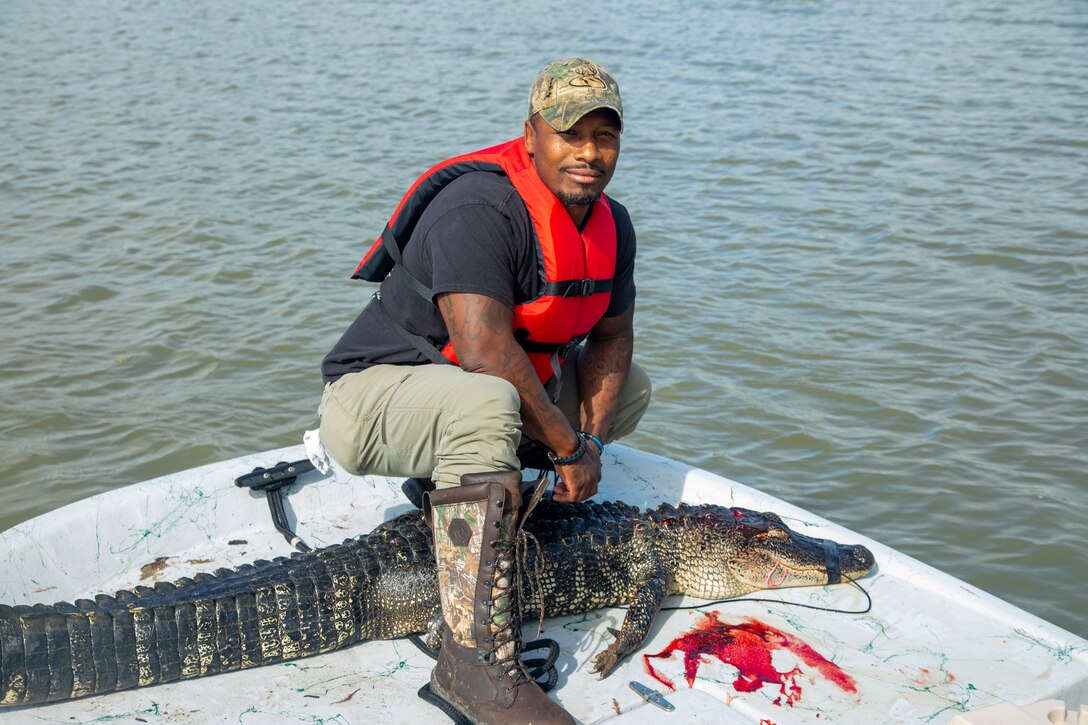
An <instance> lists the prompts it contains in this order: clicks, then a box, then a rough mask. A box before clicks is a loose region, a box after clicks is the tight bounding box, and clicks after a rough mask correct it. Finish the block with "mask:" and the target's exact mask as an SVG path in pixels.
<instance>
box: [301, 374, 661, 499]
mask: <svg viewBox="0 0 1088 725" xmlns="http://www.w3.org/2000/svg"><path fill="white" fill-rule="evenodd" d="M575 357H576V356H575V355H571V356H570V357H568V358H567V360H566V361H565V362H564V364H563V374H562V379H563V385H562V388H561V390H560V397H559V402H558V406H559V408H560V410H562V411H563V413H564V414H565V415H566V416H567V419H568V420H570V422H571V425H572V426H574V428H575V430H577V429H578V428H580V427H581V425H580V423H579V411H578V408H579V395H578V376H577V372H576V370H575V364H576V363H575ZM650 391H651V385H650V379H649V377H648V376H647V375H646V373H645V371H643V370H642V368H640V367H638V366H637V365H632V366H631V373H630V375H628V378H627V384H626V386H625V387H624V389H623V392H622V395H621V397H620V405H619V409H618V410H617V412H616V416H615V419H614V420H613V422H612V427H611V429H610V430H609V433H608V437H607V440H609V441H613V440H615V439H617V438H621V437H623V436H625V435H627V434H628V433H630V432H631V431H633V430H634V429H635V426H637V425H638V422H639V420H640V419H641V418H642V414H643V413H645V412H646V408H647V407H648V406H649V404H650ZM520 408H521V401H520V399H519V397H518V394H517V390H516V389H515V388H514V386H513V385H511V384H510V383H509V382H507V381H506V380H503V379H502V378H497V377H494V376H492V375H483V374H479V373H467V372H465V371H464V370H461V369H460V368H458V367H456V366H454V365H414V366H403V365H378V366H375V367H372V368H368V369H367V370H364V371H362V372H358V373H350V374H348V375H345V376H344V377H342V378H340V379H339V380H337V381H336V382H333V383H331V384H329V385H326V386H325V393H324V395H323V396H322V398H321V406H320V407H319V408H318V413H319V415H320V416H321V442H322V443H323V444H324V445H325V449H326V450H327V451H328V452H329V455H331V456H332V457H333V459H334V460H335V461H336V462H337V463H339V464H340V465H341V466H342V467H343V468H345V469H346V470H347V471H348V472H350V473H353V474H357V475H359V474H375V475H379V476H417V477H420V478H427V477H430V478H432V479H433V480H434V481H435V484H436V485H437V486H438V487H440V488H445V487H448V486H456V485H459V483H460V481H461V475H462V474H465V473H477V472H486V471H517V470H519V469H520V468H521V465H520V463H519V462H518V457H517V450H518V446H519V444H520V443H521V415H520V412H519V410H520Z"/></svg>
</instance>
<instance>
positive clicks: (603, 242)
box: [352, 138, 616, 382]
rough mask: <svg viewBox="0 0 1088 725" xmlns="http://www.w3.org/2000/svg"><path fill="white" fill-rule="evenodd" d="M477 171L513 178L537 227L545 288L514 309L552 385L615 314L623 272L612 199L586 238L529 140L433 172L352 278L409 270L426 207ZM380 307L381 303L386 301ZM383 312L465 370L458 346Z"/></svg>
mask: <svg viewBox="0 0 1088 725" xmlns="http://www.w3.org/2000/svg"><path fill="white" fill-rule="evenodd" d="M470 171H490V172H494V173H500V174H505V175H506V176H507V177H509V179H510V181H511V183H513V185H514V189H515V190H516V191H517V193H518V195H519V196H520V197H521V198H522V200H523V201H524V202H525V206H526V208H527V209H528V210H529V216H530V217H531V218H532V220H533V229H534V231H535V235H536V242H537V244H538V245H539V247H540V252H541V256H540V259H542V260H543V263H544V279H545V284H544V287H543V292H542V294H541V295H540V296H539V297H538V298H537V299H535V300H532V301H530V302H526V303H524V304H519V305H517V306H515V307H514V335H515V338H516V339H517V341H518V342H519V343H520V344H521V346H522V347H523V348H524V349H525V351H526V353H527V354H528V355H529V359H530V361H531V362H532V363H533V368H534V369H535V370H536V373H537V376H538V377H539V378H540V380H541V382H547V381H548V379H549V378H551V377H552V376H553V375H555V374H557V373H558V364H557V363H561V362H562V360H563V358H564V357H565V356H566V355H567V354H568V353H569V352H570V350H572V349H573V348H574V346H576V345H577V344H578V343H579V342H581V341H582V340H583V339H585V336H586V335H587V334H588V333H589V331H590V329H591V328H592V327H593V326H594V325H595V324H596V323H597V321H598V320H600V319H601V317H603V316H604V313H605V311H606V310H607V309H608V301H609V299H610V297H611V293H612V278H613V275H614V274H615V270H616V222H615V219H613V217H612V208H611V205H610V204H609V201H608V198H607V197H605V196H604V195H603V194H602V195H601V197H600V199H598V200H597V201H596V202H595V203H594V205H593V208H592V209H591V210H590V214H589V220H588V222H587V223H586V225H585V228H584V229H582V230H581V231H579V230H578V228H577V227H576V226H575V224H574V220H573V219H571V217H570V214H569V213H568V212H567V210H566V208H565V207H564V206H563V204H562V203H561V202H560V201H559V199H558V198H557V197H556V196H555V194H554V193H552V191H551V190H550V189H549V188H548V187H547V186H545V185H544V182H543V181H541V180H540V177H539V176H537V173H536V168H535V167H534V166H533V161H532V159H530V158H529V154H528V153H527V152H526V149H525V141H524V139H521V138H518V139H514V140H513V141H508V142H506V143H503V144H499V145H498V146H492V147H491V148H487V149H483V150H482V151H476V152H474V153H470V154H464V155H463V156H456V157H454V158H452V159H447V160H446V161H443V162H442V163H440V164H437V165H436V166H434V167H432V168H431V169H430V170H429V171H427V173H425V174H424V175H423V176H421V177H420V178H419V179H418V180H417V181H416V182H415V184H413V185H412V188H410V189H409V190H408V193H407V194H405V195H404V198H403V199H402V200H401V202H400V205H398V206H397V210H396V211H395V212H394V213H393V216H392V218H390V220H389V223H388V224H387V225H386V227H385V230H384V231H383V232H382V234H381V236H380V237H378V239H377V240H376V241H375V242H374V244H373V245H372V246H371V247H370V250H369V251H368V252H367V253H366V256H365V257H363V261H362V262H360V263H359V266H358V267H356V268H355V272H354V274H352V278H353V279H363V280H367V281H370V282H380V281H382V280H384V279H385V277H386V276H387V275H388V274H389V272H390V271H391V270H392V269H393V266H394V265H396V264H401V250H403V249H404V245H405V244H407V242H408V239H409V238H410V237H411V236H412V230H413V229H414V228H415V226H416V224H417V223H418V222H419V219H420V217H421V216H422V215H423V210H424V209H425V208H426V206H427V205H428V204H429V203H430V202H431V201H432V200H433V199H434V198H435V196H437V195H438V192H440V191H441V190H442V189H443V188H445V187H446V185H448V184H449V183H450V182H451V181H453V180H454V179H456V178H457V177H458V176H460V175H462V174H465V173H468V172H470ZM402 271H406V270H403V268H402ZM408 282H409V284H411V285H412V287H413V288H415V290H416V292H418V293H419V294H420V295H422V296H424V297H425V298H426V299H427V300H428V301H430V300H431V291H430V289H429V288H428V287H427V285H425V284H423V283H422V282H420V281H419V280H418V279H415V278H414V277H412V276H411V275H408ZM376 302H377V303H378V304H379V305H380V304H381V300H380V297H379V298H378V300H376ZM383 312H385V317H386V319H387V320H388V321H389V322H390V323H392V324H393V325H394V326H395V327H396V328H397V330H398V332H399V333H400V334H401V335H402V336H404V337H406V339H408V340H409V341H410V342H411V343H412V344H413V345H414V346H415V347H416V348H417V349H419V350H420V351H421V352H423V354H425V355H426V356H427V357H428V358H429V359H430V360H432V361H434V362H449V363H453V364H457V354H456V352H455V351H454V349H453V345H452V344H451V343H448V342H447V343H446V344H445V345H444V346H443V347H442V348H441V350H440V351H439V350H438V349H437V348H435V346H434V345H432V344H431V343H430V342H429V341H428V340H426V339H425V338H422V337H420V336H418V335H414V334H412V333H411V332H409V331H408V330H406V329H404V327H403V325H400V323H398V322H397V321H396V320H394V319H393V318H392V316H391V315H390V314H389V313H388V311H387V310H383Z"/></svg>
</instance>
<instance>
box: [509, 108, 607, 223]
mask: <svg viewBox="0 0 1088 725" xmlns="http://www.w3.org/2000/svg"><path fill="white" fill-rule="evenodd" d="M525 146H526V148H527V149H528V151H529V155H530V156H532V157H533V165H534V166H536V173H537V175H538V176H540V179H541V181H543V182H544V185H545V186H547V187H548V188H549V189H551V190H552V192H553V193H554V194H555V195H556V196H558V197H559V201H561V202H562V203H563V205H564V206H566V207H567V210H568V211H570V212H571V214H572V216H575V219H576V220H580V217H582V216H584V215H585V212H586V210H587V209H588V208H589V206H590V205H591V204H593V202H595V201H597V198H598V197H600V195H601V192H603V191H604V187H606V186H608V182H609V181H610V180H611V179H612V172H614V171H615V170H616V160H617V159H618V158H619V155H620V124H619V119H618V118H617V117H616V114H615V112H613V111H611V110H609V109H607V108H599V109H597V110H596V111H590V112H589V113H587V114H586V115H584V116H582V117H581V118H580V119H578V122H577V123H575V124H574V125H573V126H571V127H570V129H569V130H567V131H556V130H555V129H554V128H552V127H551V126H549V125H548V122H547V121H545V120H544V119H542V118H541V117H540V116H539V115H536V116H533V117H532V118H530V119H529V120H528V121H526V122H525ZM572 207H574V208H572Z"/></svg>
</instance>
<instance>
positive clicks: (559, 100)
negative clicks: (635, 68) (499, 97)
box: [529, 58, 623, 131]
mask: <svg viewBox="0 0 1088 725" xmlns="http://www.w3.org/2000/svg"><path fill="white" fill-rule="evenodd" d="M598 108H611V109H612V110H613V111H615V112H616V115H618V116H619V117H620V130H621V131H622V130H623V102H622V101H620V87H619V85H618V84H617V83H616V79H615V78H613V77H612V74H611V73H609V72H608V71H607V70H605V69H604V68H602V67H601V66H599V65H597V64H596V63H594V62H593V61H591V60H588V59H586V58H567V59H565V60H557V61H555V62H554V63H549V64H548V65H547V67H545V68H544V70H542V71H540V74H539V75H537V77H536V80H535V81H533V87H532V89H531V90H530V91H529V118H532V116H533V114H534V113H539V114H540V116H541V118H543V119H544V120H545V121H547V122H548V124H549V125H550V126H551V127H552V128H554V129H555V130H556V131H566V130H567V129H569V128H570V127H571V126H573V125H574V124H575V123H577V122H578V119H580V118H581V117H582V116H584V115H586V114H587V113H589V112H590V111H595V110H597V109H598Z"/></svg>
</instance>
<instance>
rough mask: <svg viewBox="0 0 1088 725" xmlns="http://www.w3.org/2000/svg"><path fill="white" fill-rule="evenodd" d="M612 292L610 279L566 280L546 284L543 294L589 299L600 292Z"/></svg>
mask: <svg viewBox="0 0 1088 725" xmlns="http://www.w3.org/2000/svg"><path fill="white" fill-rule="evenodd" d="M611 291H612V280H610V279H565V280H563V281H561V282H547V283H545V285H544V293H543V294H545V295H551V296H553V297H589V296H590V295H595V294H597V293H598V292H611Z"/></svg>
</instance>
